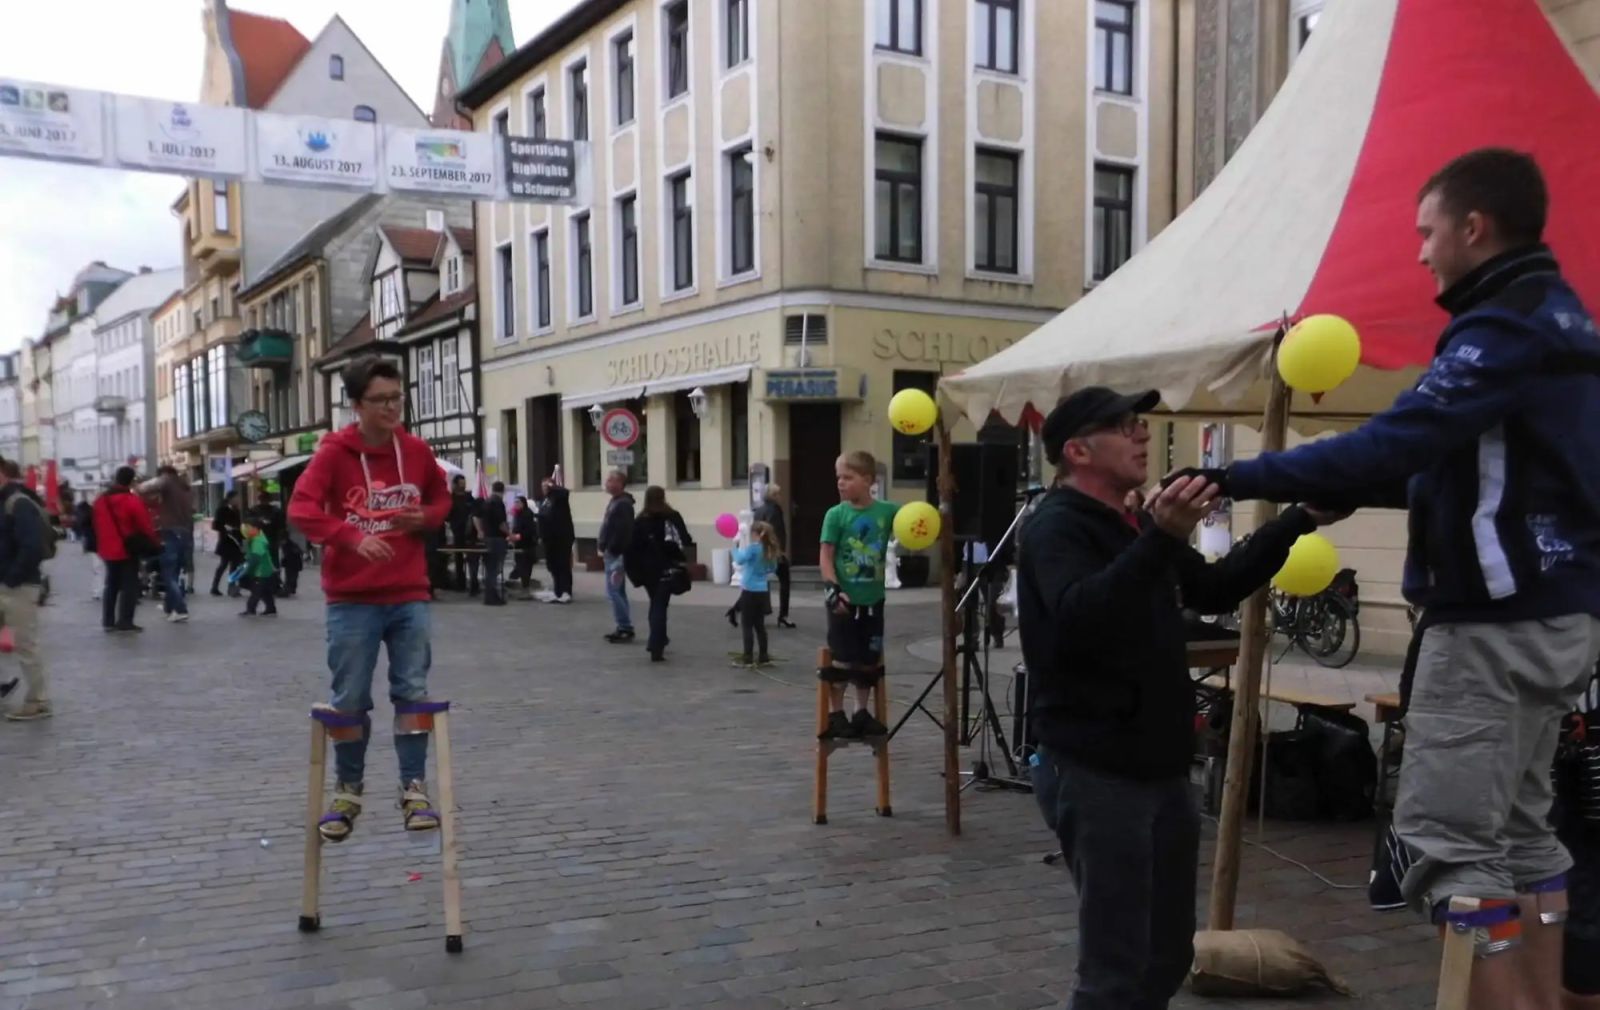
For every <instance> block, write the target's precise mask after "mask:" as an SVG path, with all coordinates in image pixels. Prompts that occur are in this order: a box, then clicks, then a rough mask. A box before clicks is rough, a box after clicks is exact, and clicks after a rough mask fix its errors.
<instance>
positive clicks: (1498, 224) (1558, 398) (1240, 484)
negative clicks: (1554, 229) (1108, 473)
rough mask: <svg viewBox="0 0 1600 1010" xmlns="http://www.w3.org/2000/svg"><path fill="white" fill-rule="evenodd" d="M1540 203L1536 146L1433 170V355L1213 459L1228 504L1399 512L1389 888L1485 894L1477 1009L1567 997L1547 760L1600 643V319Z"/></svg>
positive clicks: (1428, 214) (1430, 908)
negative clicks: (1245, 455)
mask: <svg viewBox="0 0 1600 1010" xmlns="http://www.w3.org/2000/svg"><path fill="white" fill-rule="evenodd" d="M1547 202H1548V199H1547V195H1546V191H1545V186H1544V180H1543V177H1542V175H1541V174H1540V172H1539V168H1538V166H1537V165H1536V164H1535V163H1534V161H1533V159H1532V158H1531V157H1528V156H1527V155H1523V154H1519V153H1516V152H1512V151H1506V150H1499V149H1485V150H1479V151H1473V152H1471V153H1469V154H1465V155H1463V156H1461V157H1460V158H1457V159H1456V160H1455V161H1453V162H1451V163H1450V164H1449V165H1447V166H1445V167H1444V169H1442V170H1441V171H1440V172H1439V173H1438V175H1436V176H1435V177H1434V178H1433V179H1431V180H1429V181H1428V183H1427V185H1426V186H1424V187H1423V189H1422V193H1421V195H1420V197H1419V206H1418V211H1417V229H1418V231H1419V232H1420V234H1421V236H1422V251H1421V261H1422V263H1423V264H1424V265H1425V266H1427V267H1428V269H1429V270H1431V271H1432V272H1433V274H1434V276H1435V278H1436V279H1437V280H1438V286H1439V298H1438V302H1439V305H1440V307H1441V308H1443V309H1444V310H1445V311H1446V312H1448V313H1449V314H1450V317H1451V318H1450V322H1449V323H1448V324H1446V326H1445V329H1444V333H1443V334H1442V335H1441V336H1440V338H1439V342H1438V345H1437V347H1436V348H1435V351H1434V358H1433V362H1432V363H1431V364H1430V366H1429V367H1428V370H1427V372H1426V373H1424V374H1423V376H1422V378H1421V379H1420V380H1419V381H1418V382H1417V384H1416V385H1415V386H1414V387H1413V388H1412V389H1411V390H1409V391H1408V392H1405V393H1403V394H1401V396H1400V397H1399V399H1397V400H1396V401H1395V403H1394V405H1393V406H1392V407H1390V408H1389V409H1388V410H1386V411H1384V412H1383V413H1381V414H1379V415H1377V416H1376V417H1374V418H1372V419H1371V420H1370V421H1368V422H1367V423H1366V424H1365V425H1362V426H1361V427H1360V428H1358V429H1356V430H1355V431H1352V432H1349V433H1347V434H1344V435H1340V436H1338V437H1335V438H1330V439H1327V440H1325V441H1320V442H1315V443H1311V444H1309V445H1305V446H1301V447H1299V448H1296V449H1292V450H1290V451H1288V452H1281V453H1267V454H1263V455H1262V456H1260V457H1259V458H1257V459H1254V460H1248V461H1245V462H1240V463H1235V464H1234V465H1233V466H1231V467H1229V468H1228V469H1227V471H1226V473H1222V474H1212V473H1208V474H1207V476H1209V477H1212V478H1213V479H1216V480H1219V481H1220V483H1222V484H1223V486H1224V487H1225V490H1226V492H1227V493H1228V494H1230V495H1231V496H1233V497H1235V498H1240V499H1247V498H1265V499H1270V500H1273V501H1295V500H1309V501H1316V502H1321V503H1325V504H1327V505H1330V506H1337V507H1338V508H1340V509H1350V508H1355V507H1359V506H1368V505H1373V506H1392V507H1407V506H1409V508H1410V544H1409V547H1408V549H1407V556H1406V566H1405V579H1404V591H1405V596H1406V599H1407V600H1408V601H1410V602H1411V603H1412V604H1414V605H1416V606H1419V607H1421V608H1422V612H1423V617H1422V620H1421V621H1420V622H1419V625H1418V628H1419V630H1418V633H1419V634H1420V635H1421V636H1422V639H1421V642H1420V647H1419V649H1418V661H1417V667H1416V675H1415V680H1414V682H1413V687H1412V691H1411V697H1410V707H1409V710H1408V713H1407V715H1406V730H1407V735H1406V755H1405V762H1404V764H1403V766H1402V768H1401V775H1400V793H1399V799H1398V802H1397V805H1396V809H1395V815H1394V824H1395V830H1396V832H1397V833H1398V834H1399V836H1400V838H1401V839H1402V840H1403V841H1404V842H1405V843H1406V846H1407V848H1408V849H1409V850H1410V854H1411V856H1412V857H1413V861H1412V865H1411V867H1410V869H1409V870H1408V871H1407V872H1406V874H1405V877H1404V879H1403V880H1402V881H1401V889H1402V892H1403V893H1404V894H1405V896H1406V898H1407V899H1408V900H1409V901H1411V902H1412V904H1413V905H1414V906H1415V907H1417V908H1419V910H1424V911H1426V912H1428V913H1429V914H1431V915H1432V916H1433V917H1434V918H1435V919H1437V920H1439V921H1443V920H1444V919H1445V918H1446V916H1445V913H1444V908H1445V907H1446V906H1447V905H1448V902H1449V899H1450V898H1452V897H1459V898H1475V899H1479V900H1480V902H1481V903H1482V904H1483V907H1484V909H1485V911H1484V914H1483V915H1481V916H1479V917H1478V921H1481V922H1486V923H1487V924H1486V925H1483V926H1481V928H1477V929H1476V936H1477V940H1478V950H1479V954H1480V957H1482V956H1484V955H1488V954H1493V953H1499V952H1501V951H1514V953H1512V954H1510V955H1509V956H1505V957H1492V958H1488V959H1487V960H1480V961H1479V962H1478V963H1477V966H1476V967H1475V969H1474V973H1473V996H1472V999H1473V1002H1472V1006H1473V1007H1474V1010H1477V1008H1484V1007H1503V1006H1510V1005H1512V1004H1513V1002H1514V1001H1515V1000H1516V999H1523V1000H1527V1001H1528V1002H1524V1003H1520V1004H1517V1005H1519V1006H1528V1007H1539V1008H1544V1007H1552V1008H1553V1007H1556V1006H1558V1005H1559V999H1560V996H1559V982H1560V977H1561V973H1560V952H1561V921H1562V919H1563V918H1564V916H1565V908H1566V887H1565V882H1564V879H1563V878H1564V874H1565V872H1566V870H1567V869H1568V868H1569V867H1570V866H1571V859H1570V858H1569V856H1568V854H1567V852H1566V850H1565V849H1563V848H1562V846H1561V844H1560V843H1559V842H1558V841H1557V840H1556V837H1555V834H1554V833H1553V832H1552V831H1551V829H1550V826H1549V824H1548V822H1547V816H1548V814H1549V812H1550V801H1551V785H1550V761H1551V757H1552V755H1553V754H1554V752H1555V747H1556V737H1557V732H1558V727H1559V724H1560V721H1561V718H1562V716H1563V715H1564V714H1565V713H1566V712H1567V711H1568V710H1569V709H1570V708H1571V707H1572V703H1573V701H1574V699H1575V698H1576V697H1577V694H1578V692H1579V691H1580V690H1581V687H1582V685H1583V683H1584V681H1585V678H1587V676H1588V675H1589V671H1591V670H1592V669H1594V665H1595V660H1596V656H1597V654H1600V466H1597V465H1596V464H1597V461H1600V335H1597V333H1596V328H1595V324H1594V321H1593V320H1592V319H1591V317H1590V315H1589V313H1588V312H1587V311H1586V310H1585V308H1584V306H1583V305H1582V304H1581V303H1580V302H1579V300H1578V297H1577V295H1575V294H1574V293H1573V291H1572V288H1570V287H1569V286H1568V285H1567V283H1566V282H1565V281H1564V280H1563V279H1562V277H1561V273H1560V270H1559V268H1558V266H1557V264H1556V260H1555V257H1554V256H1553V255H1552V254H1551V252H1550V250H1549V249H1548V248H1546V247H1545V246H1544V245H1543V244H1541V243H1542V238H1543V231H1544V224H1545V216H1546V208H1547ZM1520 941H1526V943H1525V946H1523V947H1522V949H1521V950H1520V951H1518V950H1517V948H1518V947H1519V942H1520Z"/></svg>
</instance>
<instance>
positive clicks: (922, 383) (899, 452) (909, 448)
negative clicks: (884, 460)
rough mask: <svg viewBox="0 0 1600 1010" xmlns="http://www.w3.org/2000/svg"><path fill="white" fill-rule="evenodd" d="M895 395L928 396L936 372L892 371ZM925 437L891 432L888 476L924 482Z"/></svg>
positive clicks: (925, 471)
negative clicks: (891, 461)
mask: <svg viewBox="0 0 1600 1010" xmlns="http://www.w3.org/2000/svg"><path fill="white" fill-rule="evenodd" d="M892 381H893V383H894V391H895V392H896V393H898V392H900V391H901V390H906V389H920V390H922V391H923V392H924V393H927V394H928V395H929V396H932V395H934V389H935V388H936V387H937V386H938V385H939V373H938V372H911V371H900V370H899V369H896V370H895V373H894V376H893V377H892ZM927 445H928V436H927V435H925V434H924V435H904V434H901V433H900V432H899V431H896V432H895V433H894V440H893V448H894V464H893V466H892V468H891V469H890V471H889V472H890V475H891V478H892V479H893V480H897V481H924V480H927V479H928V449H927Z"/></svg>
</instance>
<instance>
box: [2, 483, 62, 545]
mask: <svg viewBox="0 0 1600 1010" xmlns="http://www.w3.org/2000/svg"><path fill="white" fill-rule="evenodd" d="M19 501H25V502H27V503H28V507H29V508H31V509H33V510H34V511H35V512H37V513H38V514H39V525H40V527H41V533H40V535H39V538H40V539H39V560H40V561H49V560H50V559H51V558H53V557H55V556H56V531H55V530H54V529H53V528H52V527H51V525H50V518H49V517H48V516H46V515H45V514H44V509H42V508H40V507H39V503H38V502H36V501H34V500H33V496H32V495H30V494H28V493H27V492H26V491H14V492H12V494H11V497H9V498H7V499H6V515H7V516H10V515H11V514H12V513H13V512H14V511H15V510H14V509H13V508H12V506H13V505H15V504H16V503H17V502H19Z"/></svg>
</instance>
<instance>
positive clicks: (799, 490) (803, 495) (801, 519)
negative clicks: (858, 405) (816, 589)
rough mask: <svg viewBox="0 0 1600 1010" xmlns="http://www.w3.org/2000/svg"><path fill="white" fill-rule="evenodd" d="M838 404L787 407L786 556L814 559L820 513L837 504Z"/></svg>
mask: <svg viewBox="0 0 1600 1010" xmlns="http://www.w3.org/2000/svg"><path fill="white" fill-rule="evenodd" d="M839 438H840V429H839V405H838V404H837V403H796V404H791V405H790V407H789V483H790V484H791V485H792V486H791V487H790V488H789V489H788V494H789V503H790V509H789V560H790V563H791V564H794V565H797V566H802V567H803V566H809V565H814V564H816V563H817V557H818V554H819V551H818V545H819V544H820V543H821V541H822V517H823V516H825V515H827V514H828V510H829V509H831V508H833V507H834V506H835V505H837V504H839V491H838V488H837V487H836V486H835V484H834V476H833V464H834V461H835V460H837V459H838V458H839Z"/></svg>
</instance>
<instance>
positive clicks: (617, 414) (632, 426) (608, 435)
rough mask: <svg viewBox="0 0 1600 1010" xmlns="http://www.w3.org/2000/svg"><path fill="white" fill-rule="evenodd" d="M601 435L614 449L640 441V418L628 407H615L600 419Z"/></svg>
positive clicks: (624, 447) (623, 447)
mask: <svg viewBox="0 0 1600 1010" xmlns="http://www.w3.org/2000/svg"><path fill="white" fill-rule="evenodd" d="M600 437H601V438H602V439H604V440H605V443H606V444H607V445H609V446H611V447H612V448H614V449H626V448H627V447H628V446H630V445H632V444H633V443H635V442H637V441H639V418H638V417H637V416H635V415H634V413H633V411H631V410H629V409H628V408H626V407H613V408H612V409H611V410H608V411H606V414H605V416H604V417H602V418H601V419H600Z"/></svg>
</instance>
